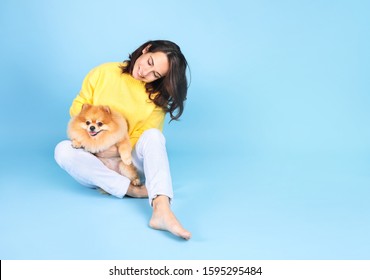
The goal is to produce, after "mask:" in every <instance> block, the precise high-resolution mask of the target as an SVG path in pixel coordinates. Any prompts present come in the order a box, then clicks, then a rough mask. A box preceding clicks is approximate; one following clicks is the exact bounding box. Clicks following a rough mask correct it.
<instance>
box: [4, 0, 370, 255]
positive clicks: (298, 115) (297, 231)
mask: <svg viewBox="0 0 370 280" xmlns="http://www.w3.org/2000/svg"><path fill="white" fill-rule="evenodd" d="M21 2H23V3H22V5H20V3H21ZM98 3H99V4H98ZM181 3H182V4H181V5H180V3H179V6H176V7H178V8H179V9H180V10H181V12H176V13H174V12H173V10H172V9H173V7H172V5H168V3H167V1H157V2H156V3H155V5H154V4H152V1H146V0H144V1H142V2H141V4H142V6H143V7H146V9H142V10H140V13H127V14H125V15H126V16H127V19H125V23H124V24H123V23H122V20H121V17H122V11H125V10H130V11H131V10H134V9H135V8H137V7H136V4H135V3H134V2H132V1H131V2H128V1H115V0H109V1H106V2H104V5H103V4H100V2H94V1H92V2H91V1H89V2H88V4H87V1H77V2H76V1H71V0H66V1H63V2H60V1H41V0H35V1H2V2H1V4H0V14H1V16H0V18H1V20H0V25H1V26H0V27H1V28H0V35H1V36H2V38H4V42H3V44H2V45H1V47H0V48H1V52H0V60H1V65H2V67H1V68H0V94H1V99H0V100H1V105H2V107H1V116H2V118H1V119H2V121H1V129H0V131H1V132H0V133H1V137H0V155H1V161H0V213H1V214H0V215H1V222H0V259H26V260H27V259H56V260H60V259H73V260H74V259H87V260H95V259H107V260H113V259H130V260H135V259H137V260H142V259H149V260H150V259H160V260H161V259H173V260H178V259H195V260H196V259H202V260H203V259H211V260H213V259H221V260H223V259H255V260H295V259H300V260H307V259H314V260H317V259H319V260H325V259H333V260H340V259H345V260H351V259H354V260H358V259H370V238H369V236H370V223H369V215H370V203H369V197H370V126H369V124H370V122H369V121H370V111H369V108H370V83H369V73H370V57H369V49H370V40H369V36H368V26H370V25H369V16H368V14H369V13H368V11H369V10H370V7H369V2H368V1H360V0H358V1H340V2H338V1H325V2H315V1H314V2H312V1H300V2H296V1H290V0H284V1H279V2H276V3H275V2H273V1H238V0H232V1H224V3H223V2H222V1H219V2H217V3H216V2H214V1H203V2H199V1H187V2H181ZM158 14H165V15H166V17H165V16H158ZM153 15H154V16H155V19H156V20H150V23H151V25H150V27H151V28H148V24H146V23H147V21H146V20H148V19H149V18H151V17H153ZM96 19H99V20H96ZM138 22H140V23H142V24H138ZM144 23H145V24H144ZM123 27H124V28H123ZM134 31H135V32H134ZM157 38H165V39H171V40H174V41H176V42H177V43H179V44H180V45H181V46H182V49H183V50H184V52H185V54H186V57H187V59H188V61H189V64H190V66H191V77H192V79H191V86H190V89H189V96H188V100H187V103H186V107H185V113H184V115H183V117H182V120H181V121H180V122H177V123H176V122H173V123H171V124H169V125H166V127H165V131H164V133H165V135H166V139H167V148H168V153H169V158H170V163H171V171H172V178H173V185H174V191H175V200H174V204H173V210H174V212H175V213H176V215H177V216H178V218H179V220H180V221H181V222H182V224H183V225H184V227H186V228H187V229H189V230H190V231H191V232H192V234H193V238H192V239H191V240H189V241H184V240H180V239H179V238H176V237H174V236H172V235H170V234H168V233H166V232H163V231H155V230H152V229H151V228H150V227H149V226H148V222H149V219H150V217H151V208H150V207H149V204H148V202H147V200H145V199H132V198H124V199H117V198H114V197H112V196H107V195H102V194H100V193H99V192H97V191H94V190H91V189H87V188H84V187H82V186H81V185H79V184H78V183H77V182H75V181H74V180H73V179H72V178H70V177H69V176H68V175H67V174H66V173H65V172H64V171H63V170H61V169H60V168H59V167H58V166H57V164H56V163H55V162H54V159H53V152H54V146H55V145H56V144H57V143H58V142H59V141H61V140H63V139H65V137H66V132H65V131H66V125H67V122H68V118H69V116H68V109H69V106H70V104H71V102H72V100H73V98H74V97H75V95H76V94H77V92H78V90H79V88H80V86H81V83H82V79H83V78H84V76H85V75H86V74H87V72H88V71H89V70H90V69H91V68H92V67H94V66H96V65H98V64H100V63H103V62H107V61H120V60H123V59H125V58H126V57H127V54H128V53H129V52H130V51H132V50H133V49H134V48H136V47H137V46H138V45H139V44H141V43H143V42H144V41H146V40H149V39H157Z"/></svg>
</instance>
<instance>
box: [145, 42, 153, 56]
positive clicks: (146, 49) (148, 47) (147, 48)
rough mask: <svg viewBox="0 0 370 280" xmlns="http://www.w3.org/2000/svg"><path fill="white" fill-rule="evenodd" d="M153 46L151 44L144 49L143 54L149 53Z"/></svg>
mask: <svg viewBox="0 0 370 280" xmlns="http://www.w3.org/2000/svg"><path fill="white" fill-rule="evenodd" d="M151 46H152V45H151V44H149V45H147V46H146V47H145V48H144V49H143V54H144V53H147V52H148V51H149V49H150V47H151Z"/></svg>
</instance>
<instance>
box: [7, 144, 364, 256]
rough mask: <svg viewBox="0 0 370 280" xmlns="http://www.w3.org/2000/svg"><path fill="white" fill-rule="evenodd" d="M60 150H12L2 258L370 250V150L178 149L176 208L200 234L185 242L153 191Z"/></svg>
mask: <svg viewBox="0 0 370 280" xmlns="http://www.w3.org/2000/svg"><path fill="white" fill-rule="evenodd" d="M52 152H53V151H52V150H51V149H45V150H44V151H43V152H38V153H26V154H25V155H24V156H17V157H16V158H14V157H10V156H7V157H5V159H6V162H7V163H8V166H9V165H11V166H13V167H12V168H7V169H5V171H6V172H4V174H2V176H1V188H0V211H1V217H2V219H1V220H2V222H1V228H2V229H1V238H0V248H1V250H0V258H1V259H139V260H140V259H261V260H262V259H369V257H370V253H369V252H370V250H369V248H370V241H369V238H368V237H369V236H370V226H369V223H368V215H369V211H370V206H369V203H368V198H369V195H370V191H369V186H370V176H369V167H370V165H369V162H368V161H367V160H366V159H365V158H363V159H361V158H360V157H356V158H350V157H346V158H340V159H339V158H335V157H334V158H325V157H315V156H310V157H302V158H282V157H271V158H263V159H262V158H256V157H252V156H251V157H243V158H239V157H238V156H237V155H234V156H230V157H223V158H217V157H216V156H215V155H214V156H209V157H199V156H195V157H194V155H186V156H185V155H181V154H176V153H173V154H171V158H175V157H176V160H173V161H172V162H173V164H172V172H173V178H174V188H175V195H176V200H175V203H174V205H173V210H174V211H175V213H176V214H177V215H178V218H179V219H180V220H181V221H182V223H183V225H184V226H185V227H187V228H188V229H189V230H191V231H192V233H193V238H192V239H191V240H190V241H183V240H180V239H178V238H176V237H173V236H171V235H170V234H168V233H166V232H162V231H155V230H152V229H150V228H149V227H148V220H149V218H150V215H151V209H150V207H149V205H148V203H147V201H146V200H145V199H132V198H124V199H117V198H114V197H111V196H107V195H102V194H100V193H99V192H97V191H94V190H90V189H86V188H84V187H82V186H80V185H79V184H78V183H76V182H74V181H73V180H72V179H71V178H69V176H68V175H67V174H65V173H64V171H62V170H61V169H59V168H58V167H57V166H56V164H55V163H54V162H53V157H52ZM169 152H170V153H171V151H169ZM2 170H3V171H4V169H2ZM17 174H18V175H17Z"/></svg>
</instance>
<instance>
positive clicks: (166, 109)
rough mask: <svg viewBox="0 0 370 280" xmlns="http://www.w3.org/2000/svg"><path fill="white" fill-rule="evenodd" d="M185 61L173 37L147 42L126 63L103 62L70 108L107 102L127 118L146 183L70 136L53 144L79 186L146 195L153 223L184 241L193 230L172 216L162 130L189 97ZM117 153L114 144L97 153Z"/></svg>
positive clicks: (59, 160) (136, 161)
mask: <svg viewBox="0 0 370 280" xmlns="http://www.w3.org/2000/svg"><path fill="white" fill-rule="evenodd" d="M186 68H187V61H186V59H185V57H184V55H183V54H182V52H181V50H180V48H179V47H178V46H177V45H176V44H175V43H173V42H171V41H164V40H156V41H148V42H146V43H145V44H143V45H142V46H140V47H139V48H138V49H137V50H135V51H134V52H133V53H132V54H131V55H130V56H129V60H127V61H124V62H123V63H116V62H114V63H106V64H103V65H100V66H98V67H96V68H94V69H93V70H91V71H90V73H89V74H88V75H87V76H86V78H85V79H84V81H83V84H82V88H81V91H80V93H79V94H78V96H77V97H76V98H75V99H74V101H73V103H72V106H71V108H70V115H71V116H75V115H77V114H78V113H79V112H80V110H81V107H82V105H83V104H84V103H88V104H92V105H108V106H110V107H111V108H112V109H114V110H116V111H118V112H120V113H121V114H122V115H123V116H124V117H125V118H126V119H127V121H128V125H129V135H130V141H131V144H132V146H133V151H132V158H133V162H134V165H135V166H136V167H137V169H138V172H139V174H140V175H141V177H142V178H144V179H145V185H143V186H141V187H137V186H133V185H131V184H130V180H129V179H128V178H126V177H124V176H122V175H120V174H118V173H117V172H115V171H114V170H112V169H109V168H108V167H106V165H104V164H103V163H102V161H101V160H99V159H98V158H97V157H96V156H95V155H93V154H91V153H88V152H85V151H84V150H83V149H74V148H73V147H72V146H71V142H70V141H69V140H65V141H62V142H60V143H59V144H58V145H57V146H56V148H55V160H56V162H57V163H58V164H59V165H60V166H61V167H62V168H63V169H64V170H65V171H67V172H68V173H69V174H70V175H71V176H72V177H73V178H75V179H76V180H77V181H78V182H80V183H81V184H83V185H85V186H88V187H91V188H96V187H99V188H101V189H103V190H104V191H106V192H108V193H110V194H111V195H114V196H116V197H119V198H122V197H124V196H125V195H127V196H131V197H148V198H149V203H150V205H151V206H152V208H153V214H152V217H151V219H150V222H149V225H150V226H151V227H152V228H154V229H159V230H166V231H169V232H171V233H172V234H174V235H177V236H179V237H182V238H184V239H190V238H191V233H190V232H189V231H187V230H186V229H185V228H183V227H182V225H181V224H180V222H179V221H178V220H177V219H176V217H175V215H174V214H173V212H172V210H171V208H170V204H171V200H172V198H173V190H172V181H171V175H170V168H169V162H168V157H167V152H166V147H165V138H164V136H163V134H162V129H163V123H164V119H165V114H166V113H169V114H170V117H171V120H177V119H178V118H179V117H180V116H181V114H182V113H183V110H184V101H185V100H186V95H187V86H188V85H187V79H186ZM113 156H118V151H117V149H116V148H115V147H112V148H110V149H109V150H107V151H104V152H102V153H100V154H99V157H107V158H109V157H113Z"/></svg>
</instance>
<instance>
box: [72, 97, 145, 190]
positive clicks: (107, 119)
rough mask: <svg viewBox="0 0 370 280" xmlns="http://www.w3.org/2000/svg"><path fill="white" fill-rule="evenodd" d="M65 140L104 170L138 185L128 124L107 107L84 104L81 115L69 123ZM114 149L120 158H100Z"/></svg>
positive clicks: (138, 180)
mask: <svg viewBox="0 0 370 280" xmlns="http://www.w3.org/2000/svg"><path fill="white" fill-rule="evenodd" d="M67 134H68V137H69V138H70V139H71V141H72V146H73V147H74V148H76V149H78V148H83V149H85V150H86V151H88V152H90V153H92V154H95V155H96V156H97V157H98V158H99V159H100V160H101V161H102V162H103V163H104V164H105V165H106V166H107V167H109V168H111V169H113V170H115V171H117V172H119V173H120V174H122V175H124V176H125V177H127V178H129V179H130V180H131V184H133V185H135V186H138V185H140V179H139V176H138V174H137V170H136V168H135V167H134V165H133V164H132V157H131V151H132V150H131V143H130V139H129V136H128V125H127V121H126V120H125V119H124V118H123V117H122V116H121V115H120V114H119V113H117V112H114V111H113V110H111V109H110V107H109V106H101V105H100V106H93V105H90V104H84V105H83V106H82V109H81V112H80V113H79V114H78V115H76V116H75V117H73V118H72V119H71V120H70V122H69V123H68V129H67ZM114 145H115V146H117V148H118V152H119V155H120V157H100V156H99V153H100V152H104V151H106V150H107V149H109V148H110V147H112V146H114Z"/></svg>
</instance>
